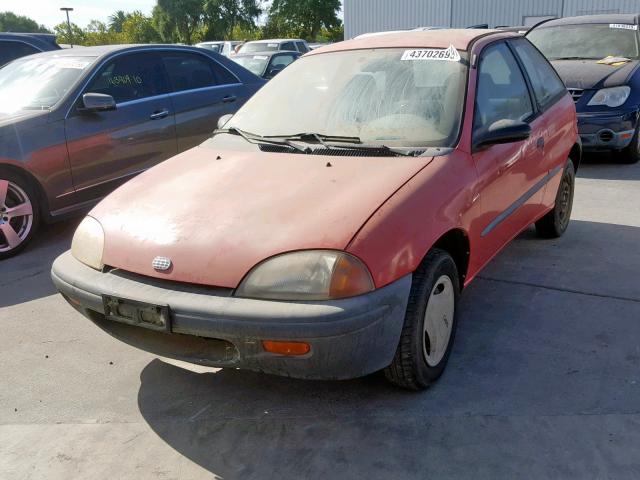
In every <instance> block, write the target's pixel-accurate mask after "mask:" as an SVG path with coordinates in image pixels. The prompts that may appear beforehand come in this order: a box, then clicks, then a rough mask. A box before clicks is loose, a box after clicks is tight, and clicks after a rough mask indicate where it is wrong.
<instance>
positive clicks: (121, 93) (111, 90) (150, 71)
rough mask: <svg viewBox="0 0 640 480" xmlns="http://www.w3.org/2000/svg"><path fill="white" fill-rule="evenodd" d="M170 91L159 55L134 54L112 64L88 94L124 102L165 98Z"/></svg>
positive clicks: (107, 65) (106, 66)
mask: <svg viewBox="0 0 640 480" xmlns="http://www.w3.org/2000/svg"><path fill="white" fill-rule="evenodd" d="M168 90H169V89H168V87H167V82H166V77H165V73H164V69H163V68H162V64H161V63H160V59H159V58H158V57H157V56H156V55H155V54H150V53H133V54H130V55H122V56H119V57H117V58H115V59H114V60H111V61H110V62H108V63H107V64H106V65H105V66H104V67H102V68H101V69H100V72H99V73H98V75H97V76H96V78H94V79H93V81H92V82H91V84H90V85H89V87H88V88H87V90H86V92H85V93H104V94H107V95H111V96H112V97H113V98H114V99H115V101H116V103H122V102H128V101H131V100H139V99H142V98H147V97H153V96H156V95H162V94H165V93H167V92H168Z"/></svg>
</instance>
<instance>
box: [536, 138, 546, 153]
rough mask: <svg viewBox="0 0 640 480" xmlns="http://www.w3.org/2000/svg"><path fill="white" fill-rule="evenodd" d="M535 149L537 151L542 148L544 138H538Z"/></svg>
mask: <svg viewBox="0 0 640 480" xmlns="http://www.w3.org/2000/svg"><path fill="white" fill-rule="evenodd" d="M536 148H537V149H538V150H542V149H543V148H544V138H542V137H540V138H538V141H537V142H536Z"/></svg>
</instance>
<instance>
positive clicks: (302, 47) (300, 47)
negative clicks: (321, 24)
mask: <svg viewBox="0 0 640 480" xmlns="http://www.w3.org/2000/svg"><path fill="white" fill-rule="evenodd" d="M296 45H297V47H298V51H299V52H301V53H307V52H308V51H309V49H308V48H307V46H306V45H305V43H304V42H296Z"/></svg>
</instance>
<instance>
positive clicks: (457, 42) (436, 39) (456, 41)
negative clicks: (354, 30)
mask: <svg viewBox="0 0 640 480" xmlns="http://www.w3.org/2000/svg"><path fill="white" fill-rule="evenodd" d="M498 34H501V35H503V36H505V37H507V36H515V35H516V34H514V33H510V32H504V31H500V30H488V29H482V30H479V29H466V28H465V29H444V30H423V31H415V30H411V31H406V32H394V33H389V34H387V35H371V36H367V37H359V38H354V39H353V40H347V41H345V42H339V43H333V44H331V45H328V46H326V47H321V48H318V49H316V50H312V51H311V52H309V53H307V55H318V54H321V53H327V52H335V51H341V50H360V49H365V48H448V47H449V46H450V45H453V46H454V48H456V49H457V50H467V49H468V48H469V45H471V44H472V43H473V42H474V41H475V40H477V39H478V38H480V37H485V36H488V35H498Z"/></svg>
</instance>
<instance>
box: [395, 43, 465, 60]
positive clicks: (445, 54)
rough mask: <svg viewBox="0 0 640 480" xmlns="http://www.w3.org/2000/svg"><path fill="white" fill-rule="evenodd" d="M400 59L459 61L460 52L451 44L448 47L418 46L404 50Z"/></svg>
mask: <svg viewBox="0 0 640 480" xmlns="http://www.w3.org/2000/svg"><path fill="white" fill-rule="evenodd" d="M401 60H411V61H418V60H440V61H445V62H459V61H460V53H459V52H458V50H456V49H455V47H454V46H453V45H449V48H445V49H442V48H419V49H415V50H405V51H404V53H403V54H402V58H401Z"/></svg>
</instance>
